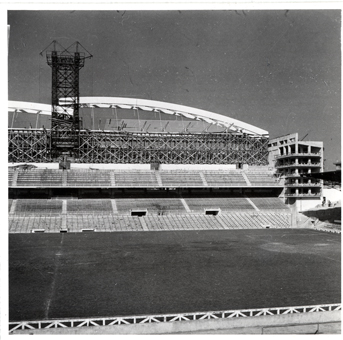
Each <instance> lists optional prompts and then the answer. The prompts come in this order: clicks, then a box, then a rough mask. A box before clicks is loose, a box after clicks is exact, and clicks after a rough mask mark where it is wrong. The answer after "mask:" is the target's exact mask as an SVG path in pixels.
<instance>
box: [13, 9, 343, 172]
mask: <svg viewBox="0 0 343 340" xmlns="http://www.w3.org/2000/svg"><path fill="white" fill-rule="evenodd" d="M8 24H9V25H10V40H9V50H8V98H9V100H15V101H29V102H38V103H45V104H49V103H51V68H50V67H49V66H48V65H47V63H46V59H45V57H44V56H41V55H40V54H39V53H40V52H41V51H42V50H44V49H45V48H46V47H47V46H48V45H49V44H50V43H51V42H52V41H53V40H57V41H58V42H59V43H60V44H62V45H63V46H65V47H67V46H69V45H71V44H72V43H73V42H75V41H79V42H80V43H81V44H82V46H84V47H85V48H86V49H87V50H88V51H89V52H90V53H91V54H92V55H93V57H92V58H91V59H87V60H86V63H85V67H84V68H83V69H82V70H81V71H80V96H109V97H132V98H141V99H152V100H157V101H165V102H169V103H175V104H181V105H186V106H191V107H195V108H199V109H203V110H208V111H212V112H215V113H219V114H223V115H226V116H229V117H232V118H235V119H238V120H241V121H243V122H246V123H249V124H252V125H255V126H258V127H260V128H262V129H265V130H267V131H269V134H270V138H273V137H279V136H283V135H286V134H288V133H295V132H298V133H299V138H300V139H302V138H304V140H305V141H309V140H311V141H323V142H324V148H325V151H324V159H325V162H324V166H325V170H334V169H335V166H334V165H333V162H335V161H336V160H340V159H341V41H340V39H341V38H340V34H341V11H340V10H255V11H252V10H244V11H243V10H217V11H211V10H201V11H200V10H197V11H196V10H192V11H187V10H169V11H161V10H157V11H151V10H150V11H131V10H130V11H129V10H127V11H124V10H120V11H117V10H113V11H107V10H106V11H94V10H92V11H88V10H84V11H77V10H70V11H8Z"/></svg>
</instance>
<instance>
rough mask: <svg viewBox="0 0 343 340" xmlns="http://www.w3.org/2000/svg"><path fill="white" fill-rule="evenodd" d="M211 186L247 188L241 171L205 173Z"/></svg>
mask: <svg viewBox="0 0 343 340" xmlns="http://www.w3.org/2000/svg"><path fill="white" fill-rule="evenodd" d="M203 174H204V177H205V179H206V182H207V183H208V185H209V186H213V187H216V186H243V187H244V186H247V182H246V181H245V179H244V177H243V175H242V172H241V171H225V172H224V171H203Z"/></svg>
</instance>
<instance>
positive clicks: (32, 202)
mask: <svg viewBox="0 0 343 340" xmlns="http://www.w3.org/2000/svg"><path fill="white" fill-rule="evenodd" d="M61 213H62V201H61V200H50V199H19V200H17V204H16V208H15V214H24V215H30V214H37V215H50V214H61Z"/></svg>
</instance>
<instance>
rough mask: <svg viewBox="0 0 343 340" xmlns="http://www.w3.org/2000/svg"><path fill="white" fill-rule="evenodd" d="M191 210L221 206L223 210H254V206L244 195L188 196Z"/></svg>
mask: <svg viewBox="0 0 343 340" xmlns="http://www.w3.org/2000/svg"><path fill="white" fill-rule="evenodd" d="M185 201H186V203H187V205H188V207H189V209H190V210H191V211H197V212H198V211H203V210H204V209H214V208H220V209H221V210H222V211H236V210H254V207H253V206H252V205H251V204H250V203H249V201H248V200H247V199H246V198H244V197H234V198H228V197H213V198H212V197H206V198H202V197H201V198H200V197H195V198H186V199H185Z"/></svg>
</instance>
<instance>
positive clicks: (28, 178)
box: [17, 169, 63, 187]
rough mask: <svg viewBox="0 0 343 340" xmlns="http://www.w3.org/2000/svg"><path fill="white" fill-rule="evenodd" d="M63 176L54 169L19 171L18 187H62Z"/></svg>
mask: <svg viewBox="0 0 343 340" xmlns="http://www.w3.org/2000/svg"><path fill="white" fill-rule="evenodd" d="M62 174H63V172H62V171H60V170H53V169H31V170H18V177H17V186H40V187H49V186H62Z"/></svg>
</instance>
